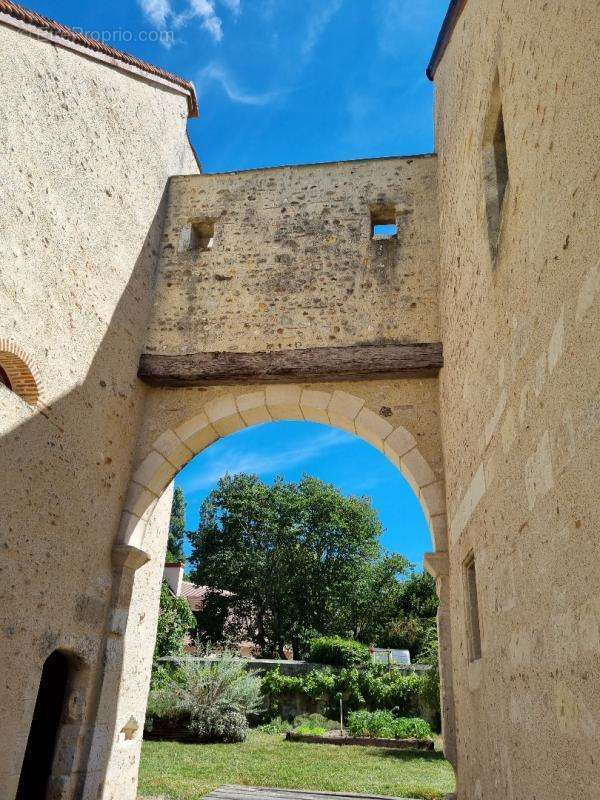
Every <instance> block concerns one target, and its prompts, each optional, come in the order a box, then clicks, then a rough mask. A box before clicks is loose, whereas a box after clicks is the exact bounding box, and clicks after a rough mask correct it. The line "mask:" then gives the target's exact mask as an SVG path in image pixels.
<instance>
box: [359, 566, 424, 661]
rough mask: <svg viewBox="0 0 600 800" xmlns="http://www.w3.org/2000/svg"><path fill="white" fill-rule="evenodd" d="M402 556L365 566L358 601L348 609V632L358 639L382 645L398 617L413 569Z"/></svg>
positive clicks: (361, 575)
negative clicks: (403, 593)
mask: <svg viewBox="0 0 600 800" xmlns="http://www.w3.org/2000/svg"><path fill="white" fill-rule="evenodd" d="M410 567H411V564H410V562H409V561H408V560H407V559H406V558H405V557H404V556H402V555H384V556H383V557H382V558H379V559H377V560H374V561H371V562H368V563H367V564H365V565H364V569H363V570H362V572H361V574H360V577H359V583H358V584H357V586H356V587H355V592H354V600H353V603H352V605H351V606H349V608H348V613H349V619H348V626H347V629H348V630H349V631H352V633H353V635H354V638H356V639H358V640H359V641H361V642H365V643H367V644H374V645H379V644H381V643H382V639H383V637H384V636H385V632H386V630H387V629H388V627H389V625H390V624H391V623H392V621H393V620H394V619H395V618H396V617H397V615H398V609H399V605H400V601H401V597H402V591H403V586H404V584H403V582H402V579H403V578H404V577H405V576H406V575H407V574H408V572H409V570H410Z"/></svg>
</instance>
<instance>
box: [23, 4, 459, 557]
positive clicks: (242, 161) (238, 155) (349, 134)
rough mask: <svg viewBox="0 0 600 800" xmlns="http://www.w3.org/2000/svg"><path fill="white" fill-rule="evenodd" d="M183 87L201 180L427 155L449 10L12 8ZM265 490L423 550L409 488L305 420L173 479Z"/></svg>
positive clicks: (204, 459) (190, 493)
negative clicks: (194, 108)
mask: <svg viewBox="0 0 600 800" xmlns="http://www.w3.org/2000/svg"><path fill="white" fill-rule="evenodd" d="M25 2H26V4H27V5H28V6H29V7H31V8H33V9H34V10H36V11H38V12H39V13H41V14H45V15H47V16H50V17H54V18H55V19H58V20H59V21H60V22H63V23H65V24H67V25H70V26H72V27H76V28H78V29H79V30H81V31H82V32H84V33H87V34H88V35H92V36H96V37H102V38H103V39H104V40H105V41H107V42H108V43H109V44H111V45H112V46H114V47H117V48H120V49H122V50H127V51H128V52H131V53H133V54H135V55H137V56H139V57H140V58H144V59H146V60H148V61H150V62H152V63H154V64H157V65H159V66H161V67H163V68H165V69H167V70H170V71H171V72H175V73H177V74H179V75H181V76H183V77H185V78H187V79H189V80H192V81H194V83H195V84H196V88H197V91H198V98H199V103H200V118H199V119H198V120H191V121H190V123H189V132H190V136H191V139H192V142H193V143H194V146H195V148H196V150H197V151H198V153H199V155H200V158H201V161H202V164H203V168H204V170H205V171H206V172H219V171H229V170H235V169H246V168H251V167H262V166H275V165H279V164H298V163H311V162H318V161H335V160H342V159H352V158H365V157H376V156H388V155H410V154H417V153H426V152H431V151H432V149H433V122H432V103H433V91H432V85H431V84H430V83H429V81H428V80H427V79H426V77H425V68H426V66H427V63H428V61H429V58H430V56H431V53H432V51H433V47H434V44H435V40H436V37H437V34H438V31H439V29H440V27H441V23H442V20H443V17H444V14H445V12H446V9H447V6H448V0H103V2H101V3H100V2H98V0H60V2H59V0H25ZM242 469H243V470H246V471H252V472H256V473H257V474H259V475H260V476H261V477H263V478H264V479H265V480H268V481H271V480H273V479H274V477H275V476H276V475H278V474H283V475H285V477H286V478H289V479H294V480H296V479H298V478H299V477H301V475H302V473H303V472H308V473H310V474H313V475H317V476H318V477H320V478H322V479H323V480H326V481H329V482H331V483H335V484H336V485H337V486H339V487H340V488H341V489H342V491H343V492H344V493H347V494H368V495H369V496H370V497H371V498H372V500H373V503H374V505H375V507H376V508H377V509H378V511H379V513H380V516H381V518H382V521H383V524H384V526H385V528H386V530H387V532H386V534H385V538H384V543H385V544H386V545H387V546H388V547H389V548H390V549H392V550H397V551H399V552H402V553H404V554H405V555H406V556H407V557H408V558H410V560H411V561H413V562H415V563H417V564H418V565H419V566H420V565H421V563H422V557H423V553H424V552H425V551H427V550H430V549H431V544H430V540H429V533H428V530H427V525H426V522H425V519H424V517H423V514H422V512H421V509H420V507H419V505H418V502H417V500H416V498H415V497H414V495H413V493H412V491H411V489H410V488H409V486H408V484H407V483H406V482H405V481H404V479H403V478H402V477H401V475H400V473H399V472H398V471H397V469H396V468H395V467H394V466H393V465H392V464H390V463H389V462H388V461H387V459H386V458H385V457H384V456H383V455H382V454H381V453H379V452H378V451H377V450H375V449H374V448H372V447H371V446H370V445H368V444H366V443H365V442H362V441H361V440H359V439H357V438H356V437H352V436H350V435H349V434H345V433H343V432H341V431H334V430H333V429H329V428H325V427H323V426H319V425H314V424H312V423H291V422H290V423H277V424H271V425H267V426H261V427H258V428H252V429H249V430H246V431H242V432H240V433H238V434H235V435H233V436H231V437H228V438H226V439H222V440H220V441H219V442H217V443H216V444H215V445H213V446H212V447H210V448H209V449H208V450H207V451H205V452H204V453H202V454H201V455H200V456H197V457H196V458H195V459H194V461H193V462H192V463H191V464H190V465H188V467H187V468H186V469H185V470H184V471H183V472H182V473H181V475H180V476H179V479H178V482H179V484H180V485H181V486H183V488H184V490H185V491H186V494H187V497H188V501H189V520H188V524H189V527H190V528H192V527H193V528H195V527H196V526H197V520H198V507H199V504H200V503H201V501H202V499H203V498H204V497H205V496H206V494H207V492H208V491H209V490H210V488H211V486H212V485H214V483H215V482H216V480H218V478H219V476H220V475H222V474H224V473H225V472H227V471H229V472H235V471H240V470H242Z"/></svg>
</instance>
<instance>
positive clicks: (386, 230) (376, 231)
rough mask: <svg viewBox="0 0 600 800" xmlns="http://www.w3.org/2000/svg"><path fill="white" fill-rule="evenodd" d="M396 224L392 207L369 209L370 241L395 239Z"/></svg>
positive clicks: (394, 211) (396, 234) (396, 236)
mask: <svg viewBox="0 0 600 800" xmlns="http://www.w3.org/2000/svg"><path fill="white" fill-rule="evenodd" d="M397 238H398V222H397V219H396V209H395V208H394V207H393V206H378V207H376V208H372V209H371V239H397Z"/></svg>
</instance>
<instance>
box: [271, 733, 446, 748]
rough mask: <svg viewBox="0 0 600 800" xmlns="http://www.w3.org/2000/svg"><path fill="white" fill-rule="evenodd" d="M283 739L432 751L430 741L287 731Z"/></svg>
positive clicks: (310, 742)
mask: <svg viewBox="0 0 600 800" xmlns="http://www.w3.org/2000/svg"><path fill="white" fill-rule="evenodd" d="M285 738H286V739H287V741H289V742H307V743H309V744H349V745H358V746H359V747H361V746H362V747H391V748H393V749H395V750H433V749H434V744H433V742H432V741H431V739H380V738H376V737H374V736H341V735H340V734H339V733H338V734H337V736H336V735H335V734H333V733H328V734H326V735H324V736H317V735H311V734H306V733H294V732H293V731H288V733H286V735H285Z"/></svg>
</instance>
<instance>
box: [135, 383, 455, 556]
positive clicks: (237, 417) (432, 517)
mask: <svg viewBox="0 0 600 800" xmlns="http://www.w3.org/2000/svg"><path fill="white" fill-rule="evenodd" d="M284 419H285V420H294V419H296V420H309V421H311V422H321V423H324V424H326V425H331V426H332V427H334V428H341V429H343V430H346V431H350V432H351V433H355V434H356V435H357V436H360V437H361V438H362V439H364V440H365V441H367V442H369V443H370V444H372V445H373V446H374V447H376V448H377V449H378V450H381V451H382V452H383V453H385V455H386V456H387V457H388V458H389V459H390V461H392V463H394V464H395V465H396V466H397V467H398V469H399V470H400V472H401V473H402V474H403V475H404V477H405V478H406V479H407V481H408V482H409V484H410V485H411V487H412V489H413V490H414V492H415V494H416V495H417V497H418V498H419V500H420V502H421V504H422V506H423V509H424V511H425V514H426V516H427V519H428V522H429V526H430V530H431V536H432V541H433V544H434V548H435V551H436V552H439V551H445V550H446V544H447V539H446V504H445V495H444V483H443V477H442V476H440V475H436V474H435V472H434V470H433V469H432V468H431V466H430V465H429V463H428V461H427V460H426V458H425V457H424V456H423V454H422V453H421V451H420V450H419V447H418V445H417V441H416V439H415V436H414V435H413V434H412V433H411V432H410V431H409V430H407V428H405V427H404V426H402V425H398V426H393V425H392V424H391V423H390V422H388V420H387V419H386V418H385V417H384V416H381V415H378V414H377V413H376V412H375V411H373V410H372V409H370V408H368V407H367V405H366V403H365V400H364V398H361V397H358V396H357V395H354V394H350V393H349V392H346V391H344V390H340V389H336V390H335V391H333V392H327V391H322V390H318V389H304V388H302V387H301V386H267V387H265V389H262V390H258V391H253V392H248V393H246V392H239V393H234V392H228V393H227V394H224V395H223V396H221V397H218V398H217V399H215V400H212V401H210V402H208V403H207V404H206V405H205V406H204V407H203V409H202V410H201V411H200V413H198V414H195V415H194V416H192V417H191V418H190V419H187V420H186V421H185V422H183V423H181V424H179V425H177V426H175V427H173V428H167V429H166V430H165V431H164V432H163V433H161V435H160V436H159V437H158V438H156V439H155V440H154V441H153V442H152V443H151V446H150V448H149V451H148V452H147V453H146V455H145V457H144V458H143V459H142V460H141V462H140V463H139V465H138V467H137V469H136V470H135V471H134V474H133V477H132V480H131V484H130V487H129V492H128V496H127V500H126V502H125V507H124V512H123V518H122V521H121V528H120V536H119V544H121V545H130V546H133V547H136V548H139V549H141V550H143V549H144V530H145V522H146V521H147V519H148V518H149V516H150V514H151V512H152V510H153V509H154V506H155V504H156V502H157V500H158V498H159V497H160V496H161V494H162V493H163V491H164V490H165V489H166V487H167V486H168V485H169V483H170V482H171V481H172V480H173V478H174V477H175V475H176V474H177V473H178V472H179V470H181V469H182V468H183V467H184V466H185V465H186V464H187V463H188V462H189V461H191V459H192V458H193V457H194V456H195V455H197V454H198V453H199V452H201V451H202V450H204V449H205V448H206V447H208V446H209V445H211V444H212V443H213V442H215V441H216V440H217V439H219V438H221V437H223V436H227V435H229V434H230V433H234V432H235V431H238V430H242V429H243V428H247V427H250V426H252V425H257V424H260V423H264V422H272V421H274V420H284Z"/></svg>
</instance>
